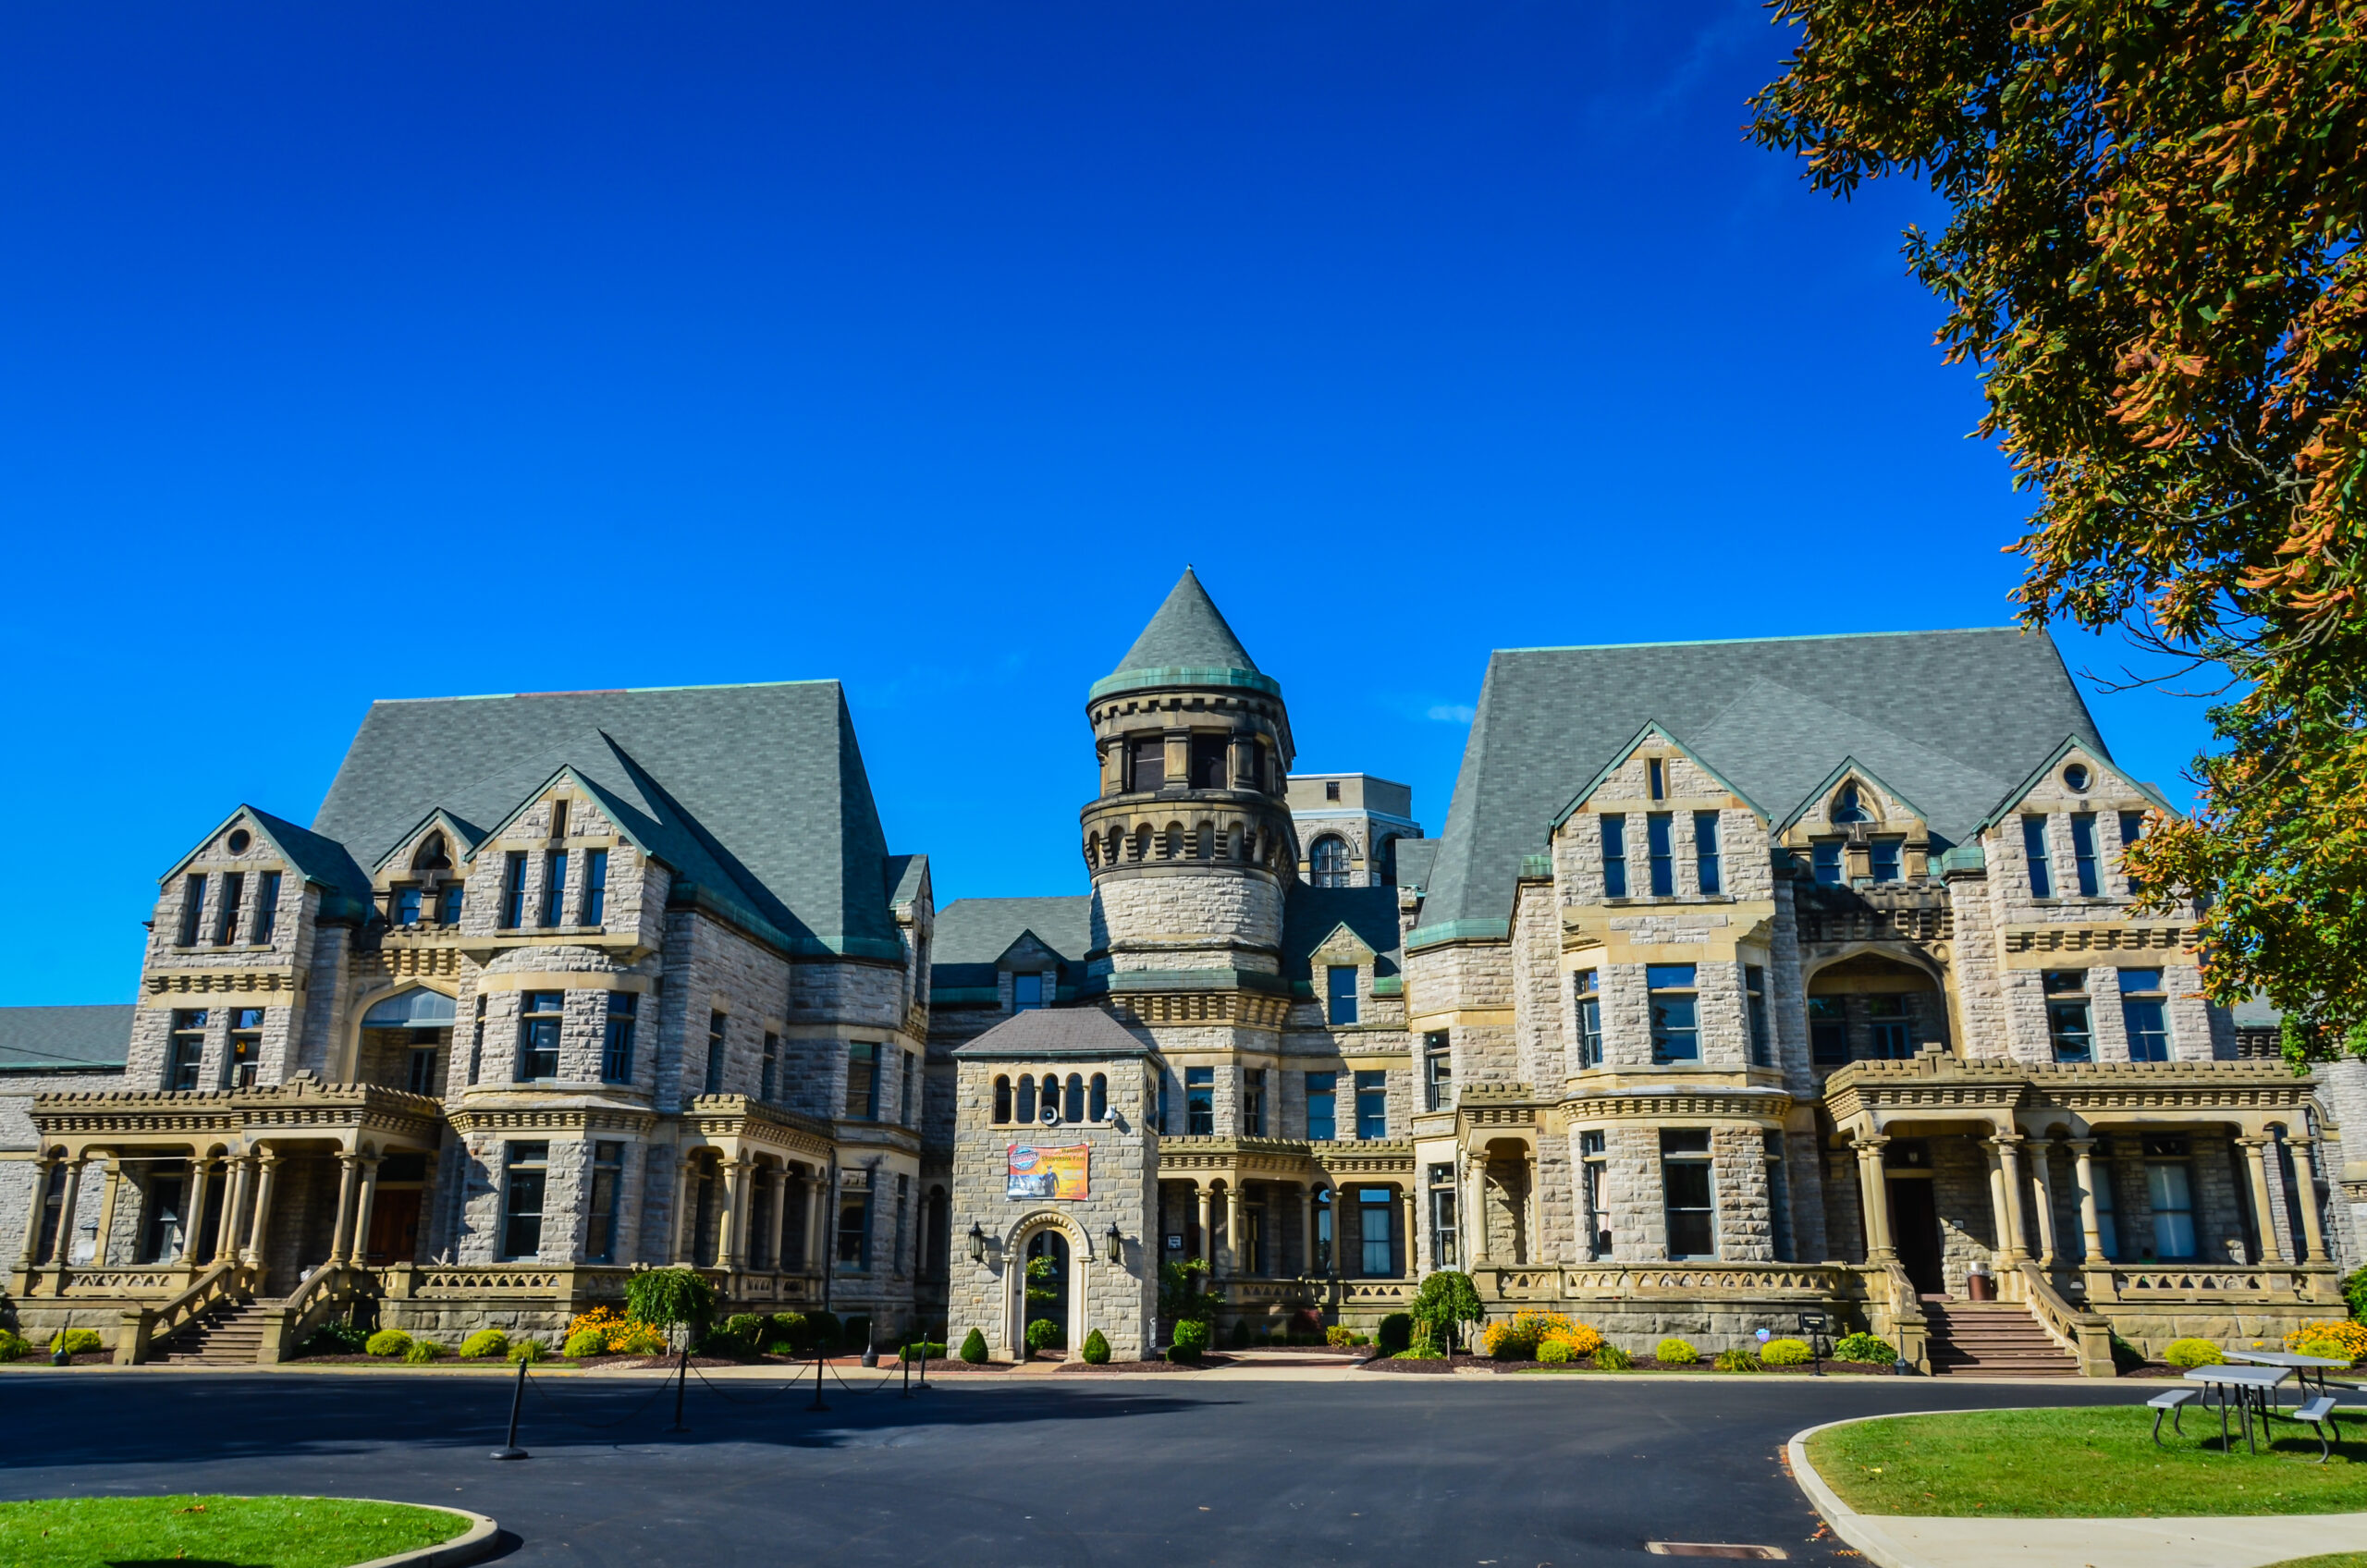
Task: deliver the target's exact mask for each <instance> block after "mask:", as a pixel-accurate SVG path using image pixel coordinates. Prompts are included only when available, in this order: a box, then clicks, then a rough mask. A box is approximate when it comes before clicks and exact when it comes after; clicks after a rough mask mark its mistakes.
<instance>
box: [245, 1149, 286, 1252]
mask: <svg viewBox="0 0 2367 1568" xmlns="http://www.w3.org/2000/svg"><path fill="white" fill-rule="evenodd" d="M255 1166H256V1170H255V1212H254V1218H253V1219H252V1220H251V1221H250V1222H249V1228H248V1231H247V1247H246V1260H247V1262H248V1263H249V1264H250V1265H251V1266H253V1267H254V1268H262V1267H263V1266H264V1242H265V1240H266V1239H267V1238H268V1236H269V1235H270V1230H269V1227H270V1224H271V1189H272V1187H273V1185H274V1184H275V1178H276V1177H277V1176H278V1174H279V1157H278V1156H277V1155H276V1154H274V1153H273V1152H272V1151H271V1150H269V1149H264V1151H263V1152H262V1153H261V1154H259V1155H258V1156H257V1157H256V1159H255Z"/></svg>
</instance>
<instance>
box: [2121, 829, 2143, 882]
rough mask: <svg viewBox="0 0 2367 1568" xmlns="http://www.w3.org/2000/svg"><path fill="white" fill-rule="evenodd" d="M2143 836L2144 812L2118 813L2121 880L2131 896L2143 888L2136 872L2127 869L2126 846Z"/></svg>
mask: <svg viewBox="0 0 2367 1568" xmlns="http://www.w3.org/2000/svg"><path fill="white" fill-rule="evenodd" d="M2143 837H2145V814H2144V813H2143V812H2141V811H2125V812H2122V813H2121V814H2120V865H2121V881H2122V883H2123V884H2124V885H2125V886H2126V888H2127V889H2128V895H2129V896H2130V897H2131V898H2134V897H2136V896H2137V895H2138V894H2139V893H2141V892H2143V891H2144V890H2145V888H2144V886H2143V884H2142V883H2140V881H2139V880H2138V877H2137V874H2136V873H2135V872H2133V871H2130V870H2129V869H2128V847H2129V846H2130V845H2131V844H2134V843H2135V842H2137V840H2138V839H2142V838H2143Z"/></svg>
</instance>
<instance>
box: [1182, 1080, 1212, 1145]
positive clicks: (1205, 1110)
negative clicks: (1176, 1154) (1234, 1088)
mask: <svg viewBox="0 0 2367 1568" xmlns="http://www.w3.org/2000/svg"><path fill="white" fill-rule="evenodd" d="M1216 1131H1217V1070H1216V1069H1215V1068H1213V1067H1187V1068H1185V1069H1184V1132H1185V1133H1187V1134H1189V1135H1190V1136H1192V1137H1195V1138H1210V1137H1214V1136H1215V1135H1216Z"/></svg>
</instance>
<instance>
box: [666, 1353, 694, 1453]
mask: <svg viewBox="0 0 2367 1568" xmlns="http://www.w3.org/2000/svg"><path fill="white" fill-rule="evenodd" d="M690 1376H691V1346H690V1342H689V1341H687V1340H686V1341H683V1343H682V1354H681V1359H680V1360H678V1361H677V1362H675V1363H674V1424H673V1425H672V1426H670V1427H667V1428H666V1429H667V1430H668V1431H669V1432H687V1431H689V1430H690V1428H689V1427H685V1426H683V1425H682V1387H683V1385H684V1384H685V1383H687V1382H688V1381H689V1380H690Z"/></svg>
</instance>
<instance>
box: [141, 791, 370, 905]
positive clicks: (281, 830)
mask: <svg viewBox="0 0 2367 1568" xmlns="http://www.w3.org/2000/svg"><path fill="white" fill-rule="evenodd" d="M242 816H243V817H245V818H246V819H247V820H248V821H249V822H251V823H253V824H254V825H255V831H256V832H258V833H260V834H262V835H263V836H264V841H265V842H267V843H269V844H270V845H271V847H272V848H273V849H275V850H277V851H279V855H280V858H281V859H282V860H285V861H286V862H287V863H288V864H289V865H291V866H294V867H295V868H296V875H297V876H301V877H302V878H303V879H304V880H305V881H307V882H314V883H318V884H319V885H320V886H322V887H324V888H335V889H336V890H337V891H338V892H341V893H344V894H345V895H346V896H347V897H349V898H352V899H356V900H360V901H361V902H362V904H364V905H365V906H366V905H367V904H368V903H369V901H370V897H371V886H370V874H369V873H368V872H366V871H364V870H362V867H361V865H360V864H358V863H356V862H355V860H354V858H353V856H352V854H351V853H350V852H349V851H347V849H346V847H345V846H344V845H343V844H340V843H338V842H337V840H336V839H325V838H323V837H322V836H321V835H320V834H318V833H315V832H313V830H312V829H310V828H308V827H297V826H296V825H295V824H294V823H292V822H289V821H288V820H287V819H286V818H285V817H277V816H274V815H271V813H269V812H267V811H258V810H257V809H256V808H254V807H253V806H251V805H241V806H239V809H238V810H236V811H234V812H232V813H231V814H230V815H227V816H226V817H224V818H223V819H222V820H221V821H220V822H218V823H216V824H215V826H214V829H213V831H211V832H209V833H207V834H206V835H205V836H204V837H203V838H202V839H198V841H197V847H196V848H195V849H192V850H190V852H189V853H187V854H185V855H183V856H181V858H180V859H179V860H178V861H176V862H174V863H173V865H172V868H171V869H170V870H168V871H166V873H165V875H164V876H161V877H159V878H158V880H159V881H160V882H169V881H171V880H172V879H173V878H174V877H176V876H179V875H180V873H181V868H182V867H184V866H186V865H188V864H189V863H190V862H191V861H193V860H195V859H196V858H197V857H198V855H199V854H200V853H201V852H202V851H203V850H204V848H205V846H206V845H208V844H210V843H212V842H213V841H214V840H215V839H217V838H219V837H221V835H222V833H223V830H224V829H226V828H227V827H229V826H230V824H232V823H234V822H236V821H238V820H239V818H240V817H242Z"/></svg>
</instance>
